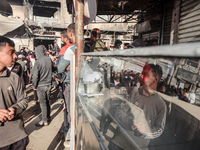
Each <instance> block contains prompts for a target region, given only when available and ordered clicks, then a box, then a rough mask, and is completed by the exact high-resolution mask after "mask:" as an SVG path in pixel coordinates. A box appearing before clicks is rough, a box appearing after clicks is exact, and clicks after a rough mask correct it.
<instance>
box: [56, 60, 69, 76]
mask: <svg viewBox="0 0 200 150" xmlns="http://www.w3.org/2000/svg"><path fill="white" fill-rule="evenodd" d="M69 65H70V61H69V60H66V59H64V58H62V59H61V61H60V62H59V64H58V66H57V69H58V73H63V72H65V71H66V68H67V67H68V66H69Z"/></svg>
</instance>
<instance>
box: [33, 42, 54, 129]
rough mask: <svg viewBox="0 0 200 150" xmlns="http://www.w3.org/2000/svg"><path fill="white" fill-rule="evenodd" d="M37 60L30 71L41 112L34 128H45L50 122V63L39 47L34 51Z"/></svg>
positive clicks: (42, 49)
mask: <svg viewBox="0 0 200 150" xmlns="http://www.w3.org/2000/svg"><path fill="white" fill-rule="evenodd" d="M35 53H36V56H37V60H36V62H35V65H34V67H33V70H32V84H33V88H34V90H36V89H37V94H38V98H39V100H40V108H41V110H42V120H41V121H40V122H38V123H36V124H35V125H36V126H39V127H40V126H47V125H48V124H49V123H48V120H50V99H49V98H50V92H51V80H52V66H53V64H52V61H51V59H50V58H49V57H47V56H45V54H44V48H43V46H42V45H39V46H37V47H36V49H35Z"/></svg>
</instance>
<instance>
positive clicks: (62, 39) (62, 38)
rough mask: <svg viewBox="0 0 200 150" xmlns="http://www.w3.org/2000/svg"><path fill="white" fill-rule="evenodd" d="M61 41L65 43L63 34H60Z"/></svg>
mask: <svg viewBox="0 0 200 150" xmlns="http://www.w3.org/2000/svg"><path fill="white" fill-rule="evenodd" d="M61 41H62V42H63V43H65V41H64V36H63V34H61Z"/></svg>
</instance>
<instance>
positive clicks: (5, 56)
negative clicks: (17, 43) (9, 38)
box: [0, 43, 17, 67]
mask: <svg viewBox="0 0 200 150" xmlns="http://www.w3.org/2000/svg"><path fill="white" fill-rule="evenodd" d="M16 59H17V55H16V52H15V48H14V47H12V46H9V45H8V44H7V43H6V46H5V47H4V48H3V50H2V51H0V66H2V67H12V66H13V65H14V64H15V61H16Z"/></svg>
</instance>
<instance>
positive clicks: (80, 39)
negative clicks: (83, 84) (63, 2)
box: [75, 0, 84, 82]
mask: <svg viewBox="0 0 200 150" xmlns="http://www.w3.org/2000/svg"><path fill="white" fill-rule="evenodd" d="M83 26H84V0H75V36H76V42H75V45H76V50H75V51H76V52H75V55H76V56H75V59H76V66H75V67H76V72H75V74H76V77H75V81H76V82H77V77H78V70H79V65H80V58H81V53H82V52H83V49H84V29H83Z"/></svg>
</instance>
